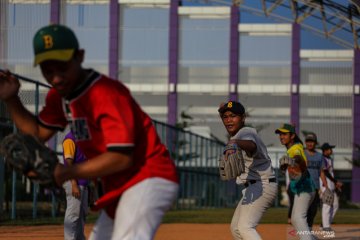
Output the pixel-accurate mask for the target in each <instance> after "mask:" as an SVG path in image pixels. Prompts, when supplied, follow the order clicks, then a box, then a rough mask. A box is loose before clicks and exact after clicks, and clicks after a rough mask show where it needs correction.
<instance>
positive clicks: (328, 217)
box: [321, 193, 339, 228]
mask: <svg viewBox="0 0 360 240" xmlns="http://www.w3.org/2000/svg"><path fill="white" fill-rule="evenodd" d="M338 209H339V197H338V195H337V194H336V193H334V203H333V205H332V206H331V205H328V204H326V203H323V205H322V211H321V218H322V226H323V228H328V227H330V225H331V224H332V222H333V220H334V217H335V214H336V212H337V210H338Z"/></svg>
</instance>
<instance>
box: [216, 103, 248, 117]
mask: <svg viewBox="0 0 360 240" xmlns="http://www.w3.org/2000/svg"><path fill="white" fill-rule="evenodd" d="M227 111H230V112H232V113H235V114H239V115H242V114H244V113H245V108H244V106H243V105H242V104H241V103H240V102H236V101H228V102H227V103H225V104H224V105H222V106H221V107H220V108H219V109H218V112H219V113H220V114H224V113H225V112H227Z"/></svg>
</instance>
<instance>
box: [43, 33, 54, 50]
mask: <svg viewBox="0 0 360 240" xmlns="http://www.w3.org/2000/svg"><path fill="white" fill-rule="evenodd" d="M43 40H44V48H45V49H49V48H52V47H53V46H54V41H53V38H52V36H51V35H44V36H43Z"/></svg>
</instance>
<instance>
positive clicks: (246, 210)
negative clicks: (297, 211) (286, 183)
mask: <svg viewBox="0 0 360 240" xmlns="http://www.w3.org/2000/svg"><path fill="white" fill-rule="evenodd" d="M277 192H278V185H277V183H273V182H271V183H269V182H265V181H264V182H261V181H257V182H256V183H254V184H251V185H250V186H248V187H247V188H245V189H243V191H242V198H241V199H240V201H239V204H238V205H237V207H236V210H235V213H234V216H233V218H232V220H231V226H230V228H231V233H232V236H233V238H234V239H236V240H239V239H244V240H247V239H250V240H256V239H261V237H260V235H259V233H258V232H257V231H256V226H257V225H258V223H259V221H260V220H261V217H262V216H263V214H264V212H265V211H266V209H268V208H269V207H270V206H271V205H272V204H273V202H274V200H275V198H276V196H277Z"/></svg>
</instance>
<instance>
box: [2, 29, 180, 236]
mask: <svg viewBox="0 0 360 240" xmlns="http://www.w3.org/2000/svg"><path fill="white" fill-rule="evenodd" d="M33 44H34V52H35V61H34V65H40V69H41V72H42V74H43V76H44V78H45V79H46V81H47V82H48V83H49V84H51V86H52V88H51V89H50V91H49V92H48V94H47V97H46V101H45V106H44V107H43V109H42V110H41V112H40V113H39V115H38V116H37V117H35V116H34V115H33V114H31V113H30V112H29V111H28V110H26V109H25V107H24V106H23V105H22V103H21V101H20V99H19V97H18V91H19V88H20V84H19V81H18V79H16V78H15V77H14V76H13V75H12V74H11V73H10V72H9V71H7V72H5V73H0V99H1V100H3V101H4V102H5V103H6V106H7V108H8V109H9V111H10V114H11V117H12V119H13V121H14V122H15V124H16V126H17V127H18V128H19V129H20V130H21V131H22V132H25V133H28V134H32V135H35V136H37V137H39V138H40V139H41V140H43V141H46V140H48V139H49V138H50V137H51V136H52V135H54V134H55V133H56V131H57V130H64V129H65V128H66V126H67V125H68V124H69V125H70V127H71V130H72V132H73V134H74V137H75V139H76V142H77V144H78V146H79V147H80V148H81V149H82V150H83V152H84V153H85V154H86V156H87V157H88V161H87V162H85V163H82V164H77V165H73V166H71V167H64V166H62V165H60V164H59V165H58V166H57V167H56V169H55V173H54V175H55V179H56V182H57V184H58V185H61V184H63V183H64V182H65V181H66V180H68V179H77V178H97V177H101V180H102V184H103V189H104V195H103V196H102V197H101V198H100V199H99V200H98V201H97V202H96V203H95V205H94V207H93V208H94V209H103V211H102V212H101V214H100V216H99V218H98V220H97V222H96V224H95V226H94V228H93V230H92V233H91V235H90V238H89V239H122V240H125V239H131V240H133V239H141V240H142V239H152V238H153V236H154V235H155V232H156V230H157V228H158V227H159V225H160V223H161V220H162V217H163V215H164V213H165V211H167V210H168V209H169V208H170V206H171V204H172V202H173V200H174V199H175V198H176V195H177V192H178V178H177V173H176V169H175V165H174V163H173V161H172V160H171V158H170V156H169V152H168V151H167V149H166V147H165V146H164V145H163V144H162V143H161V142H160V139H159V137H158V135H157V133H156V129H155V128H154V126H153V124H152V121H151V119H150V117H149V116H148V115H147V114H145V113H144V112H143V111H142V110H141V108H140V106H139V105H138V104H137V103H136V101H135V100H134V99H133V97H132V96H131V94H130V92H129V90H128V89H127V88H126V87H125V86H124V85H123V84H122V83H121V82H119V81H116V80H113V79H110V78H108V77H106V76H104V75H102V74H99V73H98V72H96V71H94V70H91V69H84V68H83V67H82V62H83V60H84V50H83V49H80V48H79V44H78V41H77V38H76V36H75V34H74V33H73V31H72V30H71V29H69V28H67V27H65V26H63V25H49V26H45V27H43V28H41V29H40V30H39V31H38V32H37V33H36V34H35V37H34V41H33Z"/></svg>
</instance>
